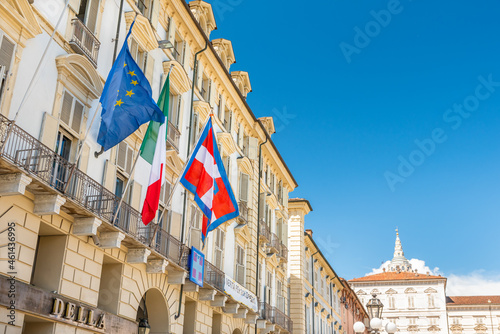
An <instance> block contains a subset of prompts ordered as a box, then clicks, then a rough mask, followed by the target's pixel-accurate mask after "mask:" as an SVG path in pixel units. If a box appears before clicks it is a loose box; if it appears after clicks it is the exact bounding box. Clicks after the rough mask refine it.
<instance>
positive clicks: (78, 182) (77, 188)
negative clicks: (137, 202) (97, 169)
mask: <svg viewBox="0 0 500 334" xmlns="http://www.w3.org/2000/svg"><path fill="white" fill-rule="evenodd" d="M0 156H1V157H2V158H3V159H4V160H5V161H7V162H9V163H11V164H13V165H15V166H17V167H18V168H19V169H21V170H23V171H25V172H26V173H28V174H29V175H31V176H32V177H33V178H35V179H36V180H38V182H41V183H42V184H45V185H46V186H48V187H50V188H53V189H54V190H56V191H57V192H59V193H60V194H63V195H64V196H66V199H67V202H72V203H73V204H75V205H77V206H79V207H81V208H83V209H85V210H87V211H88V212H91V213H93V214H94V215H96V216H97V217H99V218H100V219H101V220H103V221H106V222H108V223H109V224H112V225H114V226H116V227H117V228H118V229H120V230H121V231H123V232H125V233H127V234H128V235H129V236H131V237H133V238H134V239H136V240H137V241H139V242H141V243H143V244H144V245H146V246H148V247H150V246H151V247H153V249H155V250H156V251H157V252H158V253H160V254H161V255H163V256H165V257H167V258H169V259H171V260H173V261H174V262H175V263H178V264H179V263H180V265H181V266H182V267H183V268H185V269H186V268H187V257H188V256H189V248H188V247H187V246H185V245H183V244H182V243H181V242H180V241H179V240H177V239H176V238H174V237H173V236H171V235H169V234H168V233H167V232H166V231H164V230H161V229H160V230H158V231H157V233H156V235H155V234H154V231H152V230H151V228H153V225H150V227H144V225H143V224H142V222H141V214H140V212H138V211H137V210H135V209H134V208H132V207H131V206H130V205H129V204H127V203H122V204H121V208H120V211H119V214H118V215H117V217H116V219H114V217H115V214H116V210H117V208H118V205H119V202H120V198H119V197H117V196H115V195H114V194H113V193H112V192H111V191H109V190H108V189H106V188H105V187H104V186H103V185H102V184H100V183H99V182H97V181H95V180H94V179H92V178H91V177H90V176H88V175H87V174H85V173H84V172H82V171H81V170H79V169H78V168H76V166H75V165H74V164H72V163H70V162H68V161H67V160H65V159H64V158H62V157H61V156H60V155H58V154H56V153H55V152H54V151H52V150H51V149H50V148H48V147H47V146H45V145H44V144H42V143H41V142H39V141H38V140H37V139H35V138H34V137H33V136H31V135H30V134H28V133H27V132H26V131H24V130H23V129H21V128H20V127H18V126H17V125H15V124H14V123H13V122H12V121H10V120H8V119H7V118H6V117H5V116H3V115H0ZM113 219H114V221H113ZM153 238H154V240H153ZM153 241H154V242H153Z"/></svg>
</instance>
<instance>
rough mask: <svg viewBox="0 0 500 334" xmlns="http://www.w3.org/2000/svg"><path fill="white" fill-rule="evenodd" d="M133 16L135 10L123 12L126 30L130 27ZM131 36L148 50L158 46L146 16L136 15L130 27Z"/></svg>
mask: <svg viewBox="0 0 500 334" xmlns="http://www.w3.org/2000/svg"><path fill="white" fill-rule="evenodd" d="M135 16H136V13H135V12H126V13H125V23H126V25H127V31H128V30H129V29H130V25H131V24H132V22H134V18H135ZM132 36H133V37H134V38H135V39H136V40H137V42H138V43H139V45H140V46H141V47H142V48H143V49H144V50H146V51H148V52H149V51H151V50H154V49H157V48H158V41H157V40H156V35H155V32H154V31H153V28H152V27H151V23H150V22H149V20H148V19H147V18H145V17H144V16H142V15H140V14H139V15H137V19H136V20H135V24H134V29H132Z"/></svg>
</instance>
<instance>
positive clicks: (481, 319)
mask: <svg viewBox="0 0 500 334" xmlns="http://www.w3.org/2000/svg"><path fill="white" fill-rule="evenodd" d="M475 319H476V325H482V324H484V319H485V317H475Z"/></svg>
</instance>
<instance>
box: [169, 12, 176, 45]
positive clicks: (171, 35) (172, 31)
mask: <svg viewBox="0 0 500 334" xmlns="http://www.w3.org/2000/svg"><path fill="white" fill-rule="evenodd" d="M175 30H176V27H175V22H174V18H173V17H171V18H170V19H169V20H168V40H169V41H170V42H171V43H172V45H174V43H175Z"/></svg>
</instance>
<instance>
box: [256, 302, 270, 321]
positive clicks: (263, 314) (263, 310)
mask: <svg viewBox="0 0 500 334" xmlns="http://www.w3.org/2000/svg"><path fill="white" fill-rule="evenodd" d="M259 309H260V319H264V320H267V321H269V322H270V323H273V307H271V305H269V304H268V303H266V302H260V303H259Z"/></svg>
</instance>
